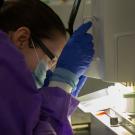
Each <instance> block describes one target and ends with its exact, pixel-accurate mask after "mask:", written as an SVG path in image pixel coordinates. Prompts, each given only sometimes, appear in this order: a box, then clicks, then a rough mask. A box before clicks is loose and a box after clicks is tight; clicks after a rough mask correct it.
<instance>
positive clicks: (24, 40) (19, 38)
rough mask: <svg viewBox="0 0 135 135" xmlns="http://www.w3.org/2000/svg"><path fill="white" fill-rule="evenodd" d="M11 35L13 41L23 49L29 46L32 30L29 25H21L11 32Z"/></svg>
mask: <svg viewBox="0 0 135 135" xmlns="http://www.w3.org/2000/svg"><path fill="white" fill-rule="evenodd" d="M11 33H12V34H11V35H9V36H10V37H11V40H12V42H13V43H14V44H15V45H16V47H17V48H18V49H23V48H25V47H28V45H29V39H30V37H31V32H30V30H29V28H27V27H20V28H18V29H17V30H16V31H15V32H11Z"/></svg>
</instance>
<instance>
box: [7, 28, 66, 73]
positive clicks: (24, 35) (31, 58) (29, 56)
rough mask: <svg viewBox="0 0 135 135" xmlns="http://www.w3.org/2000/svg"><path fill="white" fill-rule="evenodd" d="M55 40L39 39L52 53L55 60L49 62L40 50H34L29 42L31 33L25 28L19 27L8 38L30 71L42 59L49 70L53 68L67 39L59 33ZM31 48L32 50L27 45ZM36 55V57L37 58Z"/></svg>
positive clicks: (32, 44)
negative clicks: (21, 55) (22, 56)
mask: <svg viewBox="0 0 135 135" xmlns="http://www.w3.org/2000/svg"><path fill="white" fill-rule="evenodd" d="M55 35H56V36H55V39H54V40H51V39H45V38H43V39H40V40H41V41H42V43H43V44H44V45H45V46H46V47H47V48H48V49H49V50H50V51H51V52H52V54H53V55H54V56H56V58H54V59H53V60H51V59H50V58H49V57H48V56H47V55H46V54H45V52H44V51H43V50H42V49H41V48H34V47H35V45H34V42H33V41H32V40H31V37H30V36H31V33H30V30H29V29H28V28H27V27H20V28H19V29H17V30H16V31H15V32H9V37H10V39H11V40H12V42H13V43H14V44H15V45H16V47H17V48H18V49H19V50H20V52H21V53H22V54H23V55H24V58H25V61H26V64H27V66H28V67H29V69H30V70H31V71H34V70H35V68H36V66H37V64H38V61H39V60H41V59H44V60H45V61H46V62H47V64H48V67H49V69H51V68H53V67H54V66H55V65H56V63H57V60H58V57H59V56H60V54H61V52H62V49H63V48H64V46H65V44H66V42H67V39H66V37H65V36H63V35H61V34H60V33H56V34H55ZM30 44H31V46H33V47H32V48H30V47H29V45H30ZM37 55H38V56H37Z"/></svg>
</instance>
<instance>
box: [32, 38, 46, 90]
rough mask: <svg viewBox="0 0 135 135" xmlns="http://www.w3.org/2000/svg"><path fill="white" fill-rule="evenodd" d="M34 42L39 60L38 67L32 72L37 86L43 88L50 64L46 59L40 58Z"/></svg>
mask: <svg viewBox="0 0 135 135" xmlns="http://www.w3.org/2000/svg"><path fill="white" fill-rule="evenodd" d="M32 44H33V47H34V50H35V54H36V57H37V60H38V64H37V66H36V69H35V70H34V72H33V73H32V74H33V77H34V80H35V83H36V86H37V88H41V87H42V86H43V85H44V80H45V79H46V72H47V70H48V64H47V62H46V61H45V60H44V59H41V60H40V59H39V57H38V53H37V51H36V48H35V45H34V43H33V41H32Z"/></svg>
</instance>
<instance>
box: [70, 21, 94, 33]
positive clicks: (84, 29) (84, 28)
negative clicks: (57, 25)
mask: <svg viewBox="0 0 135 135" xmlns="http://www.w3.org/2000/svg"><path fill="white" fill-rule="evenodd" d="M91 26H92V22H90V21H89V22H87V23H85V24H82V25H81V26H80V27H79V28H78V29H77V30H76V31H75V33H74V34H73V35H80V34H81V35H82V34H85V33H86V32H87V31H88V30H89V29H90V28H91Z"/></svg>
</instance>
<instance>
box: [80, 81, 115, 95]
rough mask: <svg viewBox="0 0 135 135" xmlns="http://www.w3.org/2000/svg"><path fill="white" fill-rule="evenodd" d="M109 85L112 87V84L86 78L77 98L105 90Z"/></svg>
mask: <svg viewBox="0 0 135 135" xmlns="http://www.w3.org/2000/svg"><path fill="white" fill-rule="evenodd" d="M111 85H113V83H108V82H103V81H102V80H99V79H93V78H88V79H87V81H86V83H85V85H84V86H83V88H82V90H81V92H80V94H79V96H82V95H85V94H89V93H92V92H95V91H98V90H101V89H104V88H107V87H108V86H111Z"/></svg>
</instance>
